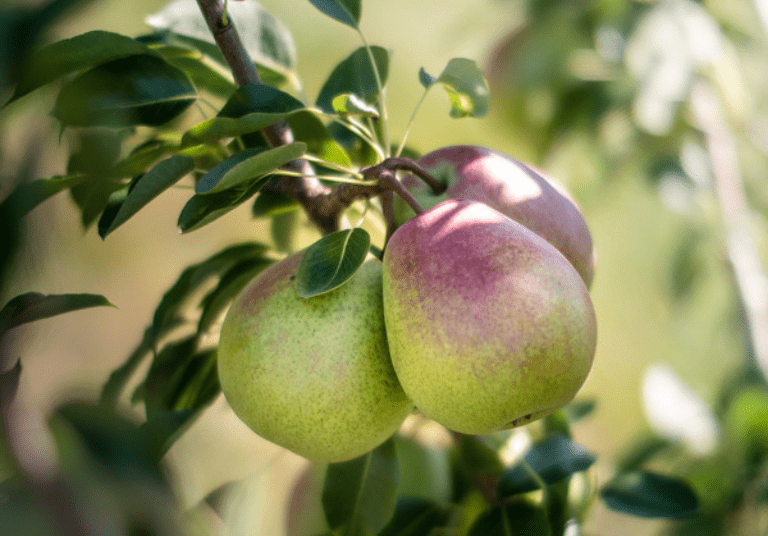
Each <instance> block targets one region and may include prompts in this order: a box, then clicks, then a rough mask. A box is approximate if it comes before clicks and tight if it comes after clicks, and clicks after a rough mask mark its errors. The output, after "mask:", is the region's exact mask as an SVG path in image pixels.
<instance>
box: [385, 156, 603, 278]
mask: <svg viewBox="0 0 768 536" xmlns="http://www.w3.org/2000/svg"><path fill="white" fill-rule="evenodd" d="M417 163H418V164H419V165H420V166H421V167H422V168H424V169H425V170H426V171H427V172H429V173H430V174H431V175H432V176H434V177H435V178H436V179H437V180H438V181H440V182H441V183H442V184H443V185H445V186H446V190H445V191H444V192H442V193H440V194H438V195H435V194H434V193H433V192H432V190H431V189H430V187H429V186H427V185H426V184H425V183H424V182H423V181H422V180H421V179H418V178H416V177H415V176H413V175H406V176H404V177H403V179H402V182H403V184H404V185H405V186H406V188H408V189H409V190H410V191H411V193H412V194H413V195H414V197H415V198H416V200H417V201H418V202H419V204H420V205H421V206H422V207H424V208H425V209H426V208H430V207H433V206H435V205H437V204H438V203H440V202H442V201H445V200H446V199H474V200H476V201H481V202H483V203H485V204H486V205H488V206H490V207H492V208H495V209H496V210H498V211H499V212H501V213H502V214H504V215H506V216H509V217H510V218H512V219H513V220H515V221H517V222H520V223H522V224H523V225H525V226H526V227H528V228H529V229H530V230H532V231H533V232H534V233H536V234H538V235H539V236H541V237H543V238H545V239H546V240H547V241H548V242H549V243H550V244H552V245H553V246H555V247H556V248H557V249H558V250H560V252H561V253H562V254H563V255H565V257H566V258H567V259H568V260H569V261H570V262H571V264H573V266H574V268H576V271H577V272H579V274H580V275H581V278H582V279H583V280H584V283H585V284H586V285H587V287H589V286H590V285H591V284H592V277H593V275H594V269H595V256H594V251H593V247H592V236H591V235H590V233H589V228H588V227H587V223H586V222H585V221H584V217H583V215H582V213H581V211H580V210H579V207H578V206H577V205H576V202H575V201H574V200H573V198H571V197H570V196H569V195H568V193H567V192H566V191H565V190H564V189H563V188H562V187H561V186H559V185H557V184H556V183H554V182H552V181H550V180H548V179H547V178H546V177H545V176H544V175H542V174H541V173H539V172H538V171H536V170H534V169H533V168H531V167H529V166H527V165H525V164H523V163H521V162H518V161H517V160H515V159H514V158H510V157H508V156H505V155H502V154H500V153H497V152H494V151H491V150H490V149H485V148H483V147H475V146H471V145H457V146H452V147H443V148H442V149H437V150H435V151H432V152H431V153H427V154H425V155H424V156H422V157H421V158H419V160H417ZM395 214H396V221H397V223H399V224H401V223H403V222H404V221H406V220H408V219H410V218H411V217H413V216H414V212H413V211H412V210H411V209H410V207H409V206H408V205H407V204H406V203H404V202H403V201H402V200H401V199H399V198H398V199H396V201H395Z"/></svg>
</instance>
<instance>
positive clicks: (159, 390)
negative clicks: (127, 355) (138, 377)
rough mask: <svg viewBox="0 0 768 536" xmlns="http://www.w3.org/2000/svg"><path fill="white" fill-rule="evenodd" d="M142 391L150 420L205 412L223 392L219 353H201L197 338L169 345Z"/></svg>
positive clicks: (158, 358)
mask: <svg viewBox="0 0 768 536" xmlns="http://www.w3.org/2000/svg"><path fill="white" fill-rule="evenodd" d="M139 388H140V389H142V390H143V392H144V394H145V398H144V402H145V406H146V411H147V418H148V419H149V418H152V417H153V416H154V415H156V414H158V413H163V412H167V411H179V410H185V409H190V410H197V409H202V408H204V407H205V406H207V405H208V404H210V403H211V402H212V401H213V399H214V398H216V396H217V395H218V394H219V392H220V387H219V380H218V375H217V371H216V351H215V350H206V351H198V349H197V336H195V335H193V336H190V337H187V338H186V339H183V340H181V341H177V342H172V343H168V344H166V345H165V346H164V347H163V348H162V349H161V350H160V352H158V354H157V355H156V356H155V359H154V360H153V361H152V365H151V367H150V369H149V372H148V373H147V378H146V380H145V381H144V383H143V385H141V386H139Z"/></svg>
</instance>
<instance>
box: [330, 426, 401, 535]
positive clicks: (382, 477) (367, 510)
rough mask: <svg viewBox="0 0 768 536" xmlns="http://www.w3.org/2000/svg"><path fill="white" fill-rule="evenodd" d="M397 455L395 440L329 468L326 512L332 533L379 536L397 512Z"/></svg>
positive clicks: (331, 465)
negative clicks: (338, 531)
mask: <svg viewBox="0 0 768 536" xmlns="http://www.w3.org/2000/svg"><path fill="white" fill-rule="evenodd" d="M397 480H398V472H397V456H396V454H395V444H394V441H393V440H392V439H389V440H387V441H386V442H384V443H383V444H382V445H380V446H379V447H377V448H375V449H374V450H372V451H371V452H369V453H368V454H364V455H363V456H360V457H359V458H355V459H353V460H350V461H347V462H341V463H333V464H330V465H329V466H328V471H327V473H326V478H325V486H324V487H323V495H322V502H323V509H324V510H325V516H326V518H327V519H328V525H329V526H330V527H331V529H332V530H337V529H340V528H342V527H344V528H345V531H346V534H362V535H373V534H377V533H378V532H379V531H380V530H381V529H383V528H384V526H386V524H387V523H388V522H389V520H390V519H391V518H392V515H393V514H394V512H395V505H396V498H397V497H396V495H397Z"/></svg>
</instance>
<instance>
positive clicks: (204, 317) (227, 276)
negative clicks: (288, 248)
mask: <svg viewBox="0 0 768 536" xmlns="http://www.w3.org/2000/svg"><path fill="white" fill-rule="evenodd" d="M270 264H272V261H271V260H270V259H264V258H260V259H249V260H245V261H242V262H239V263H238V264H236V265H234V266H233V267H232V268H230V269H229V270H228V271H227V272H225V273H224V275H222V276H221V280H220V281H219V284H218V285H217V286H216V288H214V289H213V290H211V291H210V292H209V293H208V294H206V295H205V297H204V298H203V300H202V301H201V302H200V308H201V309H202V311H203V312H202V314H201V315H200V321H199V322H198V324H197V333H198V335H200V334H202V333H205V332H206V331H208V330H209V329H210V328H211V326H212V325H213V324H214V322H216V320H218V319H219V317H220V316H221V314H222V313H223V312H224V311H225V310H226V308H227V307H228V306H229V304H230V303H231V302H232V300H233V299H234V298H235V296H237V295H238V294H239V293H240V291H241V290H242V289H243V288H244V287H245V286H246V285H247V284H248V283H250V282H251V280H253V278H254V277H256V275H257V274H258V273H259V272H261V271H262V270H263V269H264V268H266V267H267V266H269V265H270Z"/></svg>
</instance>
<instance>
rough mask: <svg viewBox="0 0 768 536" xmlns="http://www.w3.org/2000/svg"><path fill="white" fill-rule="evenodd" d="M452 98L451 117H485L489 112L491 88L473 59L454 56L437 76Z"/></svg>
mask: <svg viewBox="0 0 768 536" xmlns="http://www.w3.org/2000/svg"><path fill="white" fill-rule="evenodd" d="M437 82H439V83H441V84H443V87H444V88H445V91H446V92H447V93H448V96H449V97H450V99H451V112H450V115H451V117H455V118H460V117H468V116H471V117H483V116H485V114H486V113H488V100H489V97H490V90H489V88H488V82H487V81H486V80H485V76H484V75H483V72H482V71H481V70H480V68H479V67H478V66H477V64H476V63H475V62H474V61H473V60H469V59H466V58H454V59H452V60H451V61H449V62H448V65H446V67H445V70H444V71H443V72H442V73H441V74H440V76H439V77H438V78H437Z"/></svg>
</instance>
